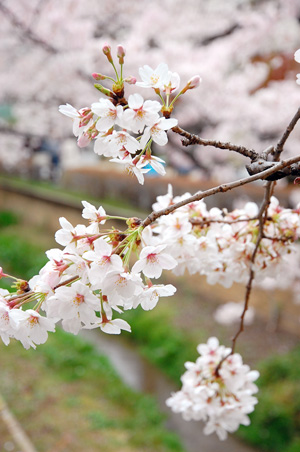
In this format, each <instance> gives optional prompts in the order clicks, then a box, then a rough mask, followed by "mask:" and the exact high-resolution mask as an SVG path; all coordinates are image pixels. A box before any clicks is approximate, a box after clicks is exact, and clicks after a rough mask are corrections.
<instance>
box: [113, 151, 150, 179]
mask: <svg viewBox="0 0 300 452" xmlns="http://www.w3.org/2000/svg"><path fill="white" fill-rule="evenodd" d="M110 161H111V162H115V163H119V164H121V165H124V168H125V171H127V172H128V173H129V174H134V175H135V176H136V178H137V180H138V182H139V183H140V184H141V185H143V184H144V174H146V173H148V172H149V171H150V168H144V167H143V166H144V165H146V164H147V162H143V163H139V162H138V161H137V162H135V159H133V158H132V157H131V155H126V156H125V157H122V158H114V159H111V160H110Z"/></svg>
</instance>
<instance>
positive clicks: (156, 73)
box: [59, 44, 200, 184]
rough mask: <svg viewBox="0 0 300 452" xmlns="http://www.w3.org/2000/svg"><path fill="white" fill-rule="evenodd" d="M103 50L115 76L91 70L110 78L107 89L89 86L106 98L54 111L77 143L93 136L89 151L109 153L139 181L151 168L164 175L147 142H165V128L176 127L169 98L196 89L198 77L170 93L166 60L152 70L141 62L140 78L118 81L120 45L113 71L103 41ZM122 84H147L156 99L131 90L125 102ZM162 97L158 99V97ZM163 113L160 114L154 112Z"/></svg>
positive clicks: (173, 79)
mask: <svg viewBox="0 0 300 452" xmlns="http://www.w3.org/2000/svg"><path fill="white" fill-rule="evenodd" d="M103 52H104V54H105V55H106V56H107V59H108V61H109V62H110V63H111V64H112V66H113V68H114V70H115V73H116V80H114V79H112V78H111V77H108V76H105V75H102V74H98V73H94V74H93V77H94V79H95V80H97V81H98V80H105V79H109V80H112V81H113V86H112V90H109V89H107V88H104V86H102V85H100V84H95V87H96V88H97V89H98V90H99V91H101V93H103V94H104V95H106V96H107V98H100V99H99V101H98V102H94V103H92V105H91V107H85V108H81V109H80V110H77V109H76V108H74V107H73V106H72V105H69V104H66V105H61V106H60V107H59V111H60V112H61V113H62V114H64V115H66V116H69V117H70V118H72V120H73V133H74V135H75V136H76V137H77V144H78V146H79V147H85V146H87V145H88V144H89V143H90V142H91V141H92V140H95V144H94V152H95V153H96V154H98V155H101V156H105V157H110V161H112V162H116V163H118V164H121V165H123V166H124V167H125V169H126V170H127V171H128V172H129V173H131V174H135V176H136V177H137V179H138V181H139V183H140V184H143V183H144V174H145V173H147V172H149V171H150V169H151V168H153V169H154V170H155V171H156V172H157V173H158V174H160V175H164V174H165V173H166V171H165V168H164V164H165V162H164V160H162V159H161V158H159V157H156V156H154V155H153V153H152V152H151V144H152V142H154V143H156V144H158V145H159V146H164V145H166V144H167V142H168V137H167V133H166V131H167V130H169V129H171V128H172V127H175V126H176V125H177V122H178V121H177V119H175V118H170V117H169V116H170V114H171V112H172V110H173V108H174V102H175V101H176V100H177V98H178V97H179V96H180V95H182V94H184V93H185V92H186V91H187V90H189V89H193V88H196V87H197V86H198V85H199V83H200V77H199V76H194V77H193V78H192V79H191V80H189V81H188V83H187V84H186V86H185V87H184V88H183V89H182V90H181V91H180V92H179V94H177V95H176V96H174V93H175V92H176V91H178V89H179V85H180V77H179V75H178V74H177V72H171V71H169V69H168V66H167V64H165V63H161V64H159V65H158V66H157V68H156V69H152V68H151V67H150V66H148V65H145V66H143V67H142V68H140V69H139V74H140V77H141V79H142V81H141V82H137V81H136V78H135V77H133V76H131V77H127V78H125V79H123V76H122V73H123V64H124V57H125V49H124V47H123V46H118V51H117V56H118V58H119V63H120V67H121V71H120V75H119V74H118V72H117V70H116V68H115V65H114V63H113V59H112V56H111V48H110V47H109V46H108V45H107V44H106V45H104V46H103ZM124 82H127V83H129V84H136V85H137V86H139V87H141V88H152V89H153V90H154V91H155V93H156V95H158V96H159V99H160V101H161V102H158V101H156V100H149V99H147V100H144V98H143V97H142V96H141V94H139V93H134V94H131V95H130V96H129V97H128V100H127V99H125V98H124ZM163 96H164V97H163ZM159 113H164V115H165V116H166V117H165V116H160V114H159Z"/></svg>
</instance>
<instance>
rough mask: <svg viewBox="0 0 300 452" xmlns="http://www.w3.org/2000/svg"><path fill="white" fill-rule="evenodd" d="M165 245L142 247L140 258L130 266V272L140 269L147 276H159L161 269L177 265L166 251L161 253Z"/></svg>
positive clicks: (169, 268) (168, 268)
mask: <svg viewBox="0 0 300 452" xmlns="http://www.w3.org/2000/svg"><path fill="white" fill-rule="evenodd" d="M165 249H166V245H158V246H146V247H145V248H143V249H142V251H141V254H140V260H138V261H137V262H136V263H135V264H134V266H133V267H132V272H133V273H137V272H140V271H142V272H143V273H144V275H145V276H147V277H148V278H159V277H160V276H161V274H162V270H163V269H166V270H171V269H172V268H174V267H175V266H176V265H177V262H176V260H175V259H174V258H173V257H172V256H170V255H169V254H167V253H163V252H162V251H164V250H165Z"/></svg>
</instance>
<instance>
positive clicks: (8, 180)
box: [0, 174, 146, 217]
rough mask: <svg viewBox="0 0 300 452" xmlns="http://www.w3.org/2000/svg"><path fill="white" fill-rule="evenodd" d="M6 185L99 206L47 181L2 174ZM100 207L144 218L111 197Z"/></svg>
mask: <svg viewBox="0 0 300 452" xmlns="http://www.w3.org/2000/svg"><path fill="white" fill-rule="evenodd" d="M1 183H3V184H7V185H9V186H11V187H13V188H15V189H19V190H20V191H22V190H24V189H25V190H29V191H31V192H35V193H37V194H40V195H42V196H43V195H44V196H47V195H51V197H53V196H54V197H55V196H57V197H58V198H59V200H65V201H66V202H68V201H69V202H71V203H73V204H74V202H75V203H78V206H81V201H82V200H83V199H84V200H86V201H88V202H90V203H94V204H95V206H97V207H98V205H99V198H97V197H94V196H91V195H90V194H88V193H86V192H82V191H78V190H70V189H66V188H63V187H61V186H59V185H55V184H53V183H51V182H47V181H37V180H27V179H21V178H19V177H14V176H6V175H4V174H0V184H1ZM101 205H102V206H103V207H104V209H106V210H107V211H108V212H109V213H111V212H112V211H115V209H118V212H119V215H123V216H128V217H132V216H141V217H145V216H146V214H145V212H144V211H142V210H141V209H138V208H137V207H136V206H132V205H131V204H130V202H128V201H126V200H125V199H122V200H120V199H117V198H113V197H106V198H104V199H101Z"/></svg>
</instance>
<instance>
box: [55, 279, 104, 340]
mask: <svg viewBox="0 0 300 452" xmlns="http://www.w3.org/2000/svg"><path fill="white" fill-rule="evenodd" d="M46 309H47V311H46V312H47V314H48V315H49V316H55V315H56V316H59V317H60V318H61V319H63V322H62V326H63V328H64V329H66V330H67V331H69V332H72V333H73V334H78V332H79V330H80V329H81V328H82V324H83V325H89V324H91V323H92V322H95V321H97V316H96V314H95V311H100V301H99V299H98V297H96V296H95V295H94V294H93V292H92V291H91V290H90V289H89V288H88V287H87V286H86V285H85V284H83V283H82V282H81V281H76V282H74V283H73V284H72V286H70V287H67V286H61V287H58V288H57V289H56V291H55V294H54V295H53V296H52V297H51V298H49V300H48V302H47V308H46ZM65 321H66V322H65Z"/></svg>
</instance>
